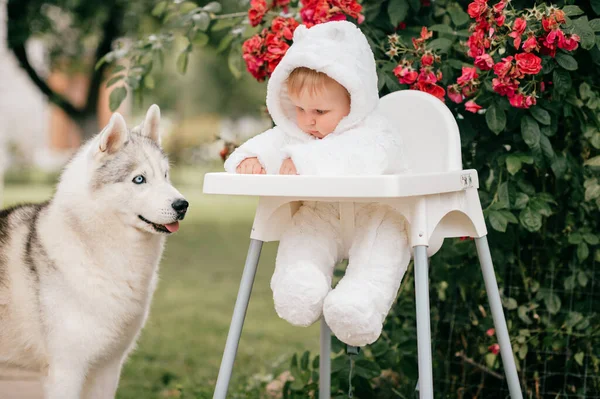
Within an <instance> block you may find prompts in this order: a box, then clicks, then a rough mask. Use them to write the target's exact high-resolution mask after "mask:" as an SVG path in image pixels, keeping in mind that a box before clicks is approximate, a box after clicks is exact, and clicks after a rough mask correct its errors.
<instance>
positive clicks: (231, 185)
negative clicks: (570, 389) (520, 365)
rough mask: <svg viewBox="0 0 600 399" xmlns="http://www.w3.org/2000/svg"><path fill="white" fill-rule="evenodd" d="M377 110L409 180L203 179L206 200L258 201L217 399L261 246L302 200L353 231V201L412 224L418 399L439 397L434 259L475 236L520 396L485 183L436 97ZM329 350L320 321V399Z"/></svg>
mask: <svg viewBox="0 0 600 399" xmlns="http://www.w3.org/2000/svg"><path fill="white" fill-rule="evenodd" d="M379 111H381V112H382V113H384V115H386V116H387V117H388V118H389V119H390V121H391V122H392V123H393V124H394V126H397V127H398V134H400V135H402V140H403V143H404V148H405V157H406V158H407V163H408V165H409V167H410V169H411V173H410V174H404V175H385V176H343V177H323V176H279V175H237V174H230V173H208V174H206V175H205V179H204V193H206V194H221V195H245V196H258V197H259V203H258V206H257V210H256V215H255V218H254V223H253V226H252V231H251V233H250V248H249V251H248V256H247V259H246V264H245V267H244V271H243V274H242V282H241V284H240V290H239V292H238V297H237V300H236V304H235V307H234V314H233V317H232V322H231V326H230V330H229V334H228V336H227V342H226V345H225V351H224V354H223V360H222V362H221V367H220V370H219V376H218V379H217V384H216V387H215V393H214V398H216V399H223V398H225V397H226V395H227V389H228V385H229V380H230V377H231V373H232V370H233V364H234V360H235V355H236V352H237V347H238V344H239V338H240V335H241V331H242V326H243V322H244V318H245V315H246V309H247V306H248V301H249V298H250V294H251V290H252V285H253V282H254V276H255V273H256V267H257V265H258V260H259V257H260V251H261V248H262V243H263V242H265V241H277V240H279V238H280V237H281V234H282V232H283V231H284V230H285V228H286V227H287V226H288V225H289V223H290V222H291V220H292V217H293V215H294V213H295V212H296V211H297V210H298V208H299V207H300V205H301V202H302V201H326V202H339V203H340V218H341V226H342V230H344V229H345V230H349V229H353V226H354V220H353V218H354V213H353V212H352V207H351V206H348V205H349V204H352V203H355V202H378V203H383V204H387V205H389V206H391V207H393V208H394V209H396V210H397V211H398V212H399V213H401V214H402V215H403V216H404V217H405V218H406V220H407V226H408V230H409V231H408V236H409V244H410V246H411V248H413V251H414V252H413V257H414V263H415V268H414V270H415V296H416V308H417V309H416V311H417V343H418V364H419V394H420V398H428V399H433V375H432V355H431V331H430V308H429V276H428V258H429V257H430V256H432V255H433V254H435V252H437V250H438V249H439V248H440V246H441V245H442V243H443V240H444V238H448V237H462V236H469V237H473V238H475V242H476V246H477V252H478V255H479V259H480V262H481V268H482V272H483V277H484V281H485V285H486V291H487V293H488V299H489V302H490V308H491V311H492V316H493V319H494V325H495V328H496V334H497V337H498V341H499V344H500V351H501V356H502V362H503V364H504V368H505V372H506V376H507V382H508V386H509V390H510V395H511V397H512V398H515V399H521V398H522V393H521V387H520V384H519V380H518V375H517V370H516V365H515V360H514V357H513V353H512V348H511V344H510V338H509V336H508V329H507V327H506V321H505V318H504V313H503V310H502V303H501V301H500V294H499V291H498V286H497V283H496V277H495V273H494V269H493V264H492V259H491V256H490V253H489V247H488V244H487V239H486V235H487V230H486V227H485V221H484V217H483V212H482V209H481V203H480V201H479V196H478V193H477V189H478V188H479V180H478V176H477V172H476V171H475V170H462V165H461V153H460V136H459V132H458V126H457V124H456V121H455V120H454V117H453V115H452V113H451V112H450V110H449V109H448V108H447V107H446V106H445V105H444V104H443V103H442V102H441V101H439V100H438V99H437V98H435V97H433V96H431V95H429V94H426V93H423V92H420V91H413V90H405V91H399V92H394V93H391V94H389V95H387V96H385V97H383V98H382V99H381V101H380V106H379ZM346 233H347V232H346ZM342 234H344V232H342ZM346 235H347V234H346ZM330 353H331V333H330V331H329V329H328V327H327V325H326V324H325V322H324V321H323V320H321V356H320V365H319V366H320V380H319V398H320V399H326V398H329V397H330Z"/></svg>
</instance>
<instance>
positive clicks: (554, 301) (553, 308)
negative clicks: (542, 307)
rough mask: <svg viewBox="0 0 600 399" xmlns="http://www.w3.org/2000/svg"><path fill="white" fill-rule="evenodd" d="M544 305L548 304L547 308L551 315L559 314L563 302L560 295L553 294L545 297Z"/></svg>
mask: <svg viewBox="0 0 600 399" xmlns="http://www.w3.org/2000/svg"><path fill="white" fill-rule="evenodd" d="M544 303H545V304H546V308H547V309H548V312H550V313H551V314H557V313H558V311H559V310H560V305H561V301H560V298H559V297H558V295H556V294H555V293H553V292H551V293H549V294H547V295H546V296H545V297H544Z"/></svg>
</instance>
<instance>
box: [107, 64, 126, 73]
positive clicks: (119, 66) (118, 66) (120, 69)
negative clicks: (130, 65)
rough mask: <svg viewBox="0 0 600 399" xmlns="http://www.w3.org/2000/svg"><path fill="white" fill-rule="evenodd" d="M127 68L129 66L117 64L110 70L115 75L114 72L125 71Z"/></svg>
mask: <svg viewBox="0 0 600 399" xmlns="http://www.w3.org/2000/svg"><path fill="white" fill-rule="evenodd" d="M125 69H127V68H125V67H124V66H123V65H115V66H114V67H113V68H112V69H111V71H110V72H111V73H112V74H113V75H114V74H116V73H119V72H121V71H124V70H125Z"/></svg>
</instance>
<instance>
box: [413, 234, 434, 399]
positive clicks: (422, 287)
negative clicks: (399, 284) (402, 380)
mask: <svg viewBox="0 0 600 399" xmlns="http://www.w3.org/2000/svg"><path fill="white" fill-rule="evenodd" d="M414 251H415V255H414V261H415V297H416V303H417V346H418V357H419V398H420V399H433V371H432V369H433V364H432V361H431V324H430V320H429V314H430V312H429V270H428V269H429V265H428V262H429V259H428V258H427V247H426V246H424V245H418V246H416V247H414Z"/></svg>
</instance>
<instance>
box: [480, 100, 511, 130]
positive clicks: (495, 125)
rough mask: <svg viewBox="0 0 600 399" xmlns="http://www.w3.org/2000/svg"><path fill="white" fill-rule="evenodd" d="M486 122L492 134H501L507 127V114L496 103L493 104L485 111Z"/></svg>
mask: <svg viewBox="0 0 600 399" xmlns="http://www.w3.org/2000/svg"><path fill="white" fill-rule="evenodd" d="M485 121H486V123H487V125H488V127H489V128H490V130H491V131H492V132H494V133H496V134H499V133H500V132H501V131H503V130H504V128H505V127H506V113H505V112H504V110H503V109H501V108H500V107H499V106H498V105H497V104H496V103H492V105H490V106H489V107H488V109H487V111H485Z"/></svg>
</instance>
